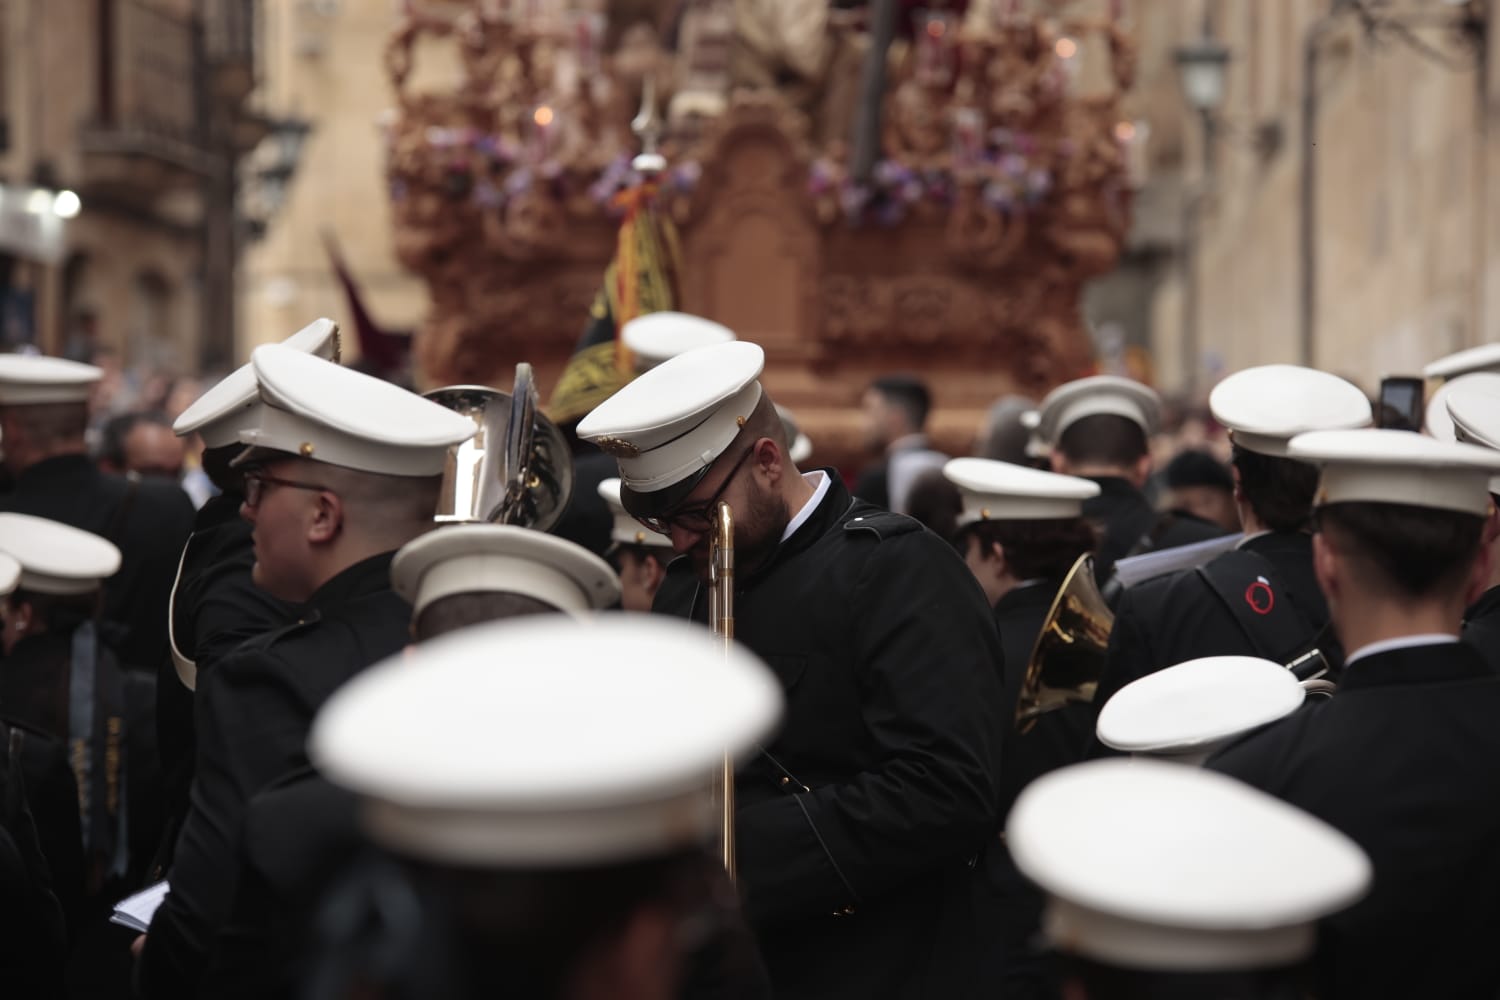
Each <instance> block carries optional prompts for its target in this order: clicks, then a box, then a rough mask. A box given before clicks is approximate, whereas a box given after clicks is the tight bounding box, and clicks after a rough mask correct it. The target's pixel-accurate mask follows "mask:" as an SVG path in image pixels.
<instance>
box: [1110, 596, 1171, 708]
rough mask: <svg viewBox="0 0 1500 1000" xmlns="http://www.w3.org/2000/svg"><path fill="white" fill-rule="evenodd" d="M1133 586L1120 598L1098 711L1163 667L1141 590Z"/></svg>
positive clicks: (1111, 632)
mask: <svg viewBox="0 0 1500 1000" xmlns="http://www.w3.org/2000/svg"><path fill="white" fill-rule="evenodd" d="M1150 586H1151V583H1150V582H1149V581H1148V582H1147V583H1143V584H1140V585H1139V586H1138V587H1132V588H1130V589H1129V590H1126V591H1125V593H1123V594H1122V595H1120V604H1119V607H1117V608H1116V609H1115V624H1114V627H1113V628H1112V629H1111V630H1110V633H1109V650H1108V652H1107V653H1106V656H1105V665H1104V673H1103V674H1102V675H1101V676H1100V678H1099V688H1098V690H1097V691H1096V692H1095V693H1094V707H1095V711H1096V712H1097V710H1098V709H1099V708H1102V707H1103V706H1104V703H1105V702H1107V701H1109V699H1111V698H1113V697H1114V696H1115V694H1116V693H1117V692H1118V691H1119V690H1120V689H1121V688H1123V687H1124V686H1125V685H1127V684H1129V683H1130V682H1131V681H1134V680H1138V679H1140V678H1142V677H1145V676H1146V675H1147V674H1149V673H1151V672H1152V671H1154V670H1156V669H1157V668H1158V667H1159V666H1161V664H1159V663H1158V662H1157V652H1156V650H1155V649H1154V648H1153V647H1152V642H1151V631H1150V622H1149V621H1147V620H1146V619H1147V617H1148V616H1147V615H1146V613H1145V606H1144V603H1143V602H1142V600H1141V598H1142V594H1143V593H1144V591H1142V590H1141V589H1140V588H1141V587H1150Z"/></svg>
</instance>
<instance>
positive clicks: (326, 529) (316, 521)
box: [307, 490, 345, 545]
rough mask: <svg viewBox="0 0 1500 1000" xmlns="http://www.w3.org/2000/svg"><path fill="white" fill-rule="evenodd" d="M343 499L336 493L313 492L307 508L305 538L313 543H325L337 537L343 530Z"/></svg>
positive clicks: (326, 491)
mask: <svg viewBox="0 0 1500 1000" xmlns="http://www.w3.org/2000/svg"><path fill="white" fill-rule="evenodd" d="M344 513H345V512H344V500H343V498H342V497H340V496H339V495H338V494H337V493H332V492H330V491H328V490H319V491H318V492H317V493H314V494H313V502H312V506H311V507H310V508H309V514H308V524H307V540H308V541H309V542H311V543H312V544H314V545H319V544H323V545H326V544H328V543H330V542H332V541H334V540H335V539H337V538H338V537H339V533H340V532H342V531H343V530H344Z"/></svg>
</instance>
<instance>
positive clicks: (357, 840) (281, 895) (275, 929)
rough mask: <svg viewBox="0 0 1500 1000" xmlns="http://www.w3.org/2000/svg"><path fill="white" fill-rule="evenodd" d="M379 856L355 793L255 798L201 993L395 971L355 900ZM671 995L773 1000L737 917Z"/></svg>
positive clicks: (277, 992) (310, 788)
mask: <svg viewBox="0 0 1500 1000" xmlns="http://www.w3.org/2000/svg"><path fill="white" fill-rule="evenodd" d="M379 854H380V852H379V850H378V849H377V848H375V847H374V846H372V845H371V843H370V842H369V841H367V840H366V839H365V838H364V836H363V835H362V833H361V831H360V830H359V826H358V823H357V803H356V800H355V797H354V795H353V794H352V793H351V792H348V791H346V790H344V789H342V788H340V787H338V786H337V785H334V784H332V783H331V782H329V781H327V780H326V779H325V778H323V777H322V776H321V775H319V774H318V773H317V772H316V771H314V770H313V769H312V768H307V769H305V770H303V771H299V772H296V773H294V774H292V775H289V776H288V777H286V778H284V779H282V780H280V781H278V782H276V783H275V784H273V785H272V786H271V787H269V788H267V789H266V790H265V791H263V792H261V793H260V794H259V795H257V796H256V797H255V799H254V800H253V801H252V802H251V805H250V810H249V813H248V814H247V816H246V821H245V836H244V842H243V845H242V849H241V858H242V865H241V869H240V878H239V886H238V888H237V890H236V892H235V900H234V909H233V913H232V915H231V917H230V919H229V922H228V924H227V925H226V927H225V928H224V930H223V932H222V933H221V934H220V935H219V939H218V946H217V948H216V949H215V951H214V955H213V959H212V961H211V963H210V965H209V969H208V973H207V975H206V977H205V980H204V984H203V995H204V996H210V997H215V998H219V1000H233V998H241V997H242V998H244V1000H274V998H286V1000H295V998H298V997H301V996H305V995H306V992H307V990H306V987H307V985H308V984H309V983H313V982H319V983H328V977H330V976H332V977H338V976H340V975H342V976H343V977H345V978H355V977H357V975H358V973H359V972H361V971H365V970H368V969H369V968H371V967H379V968H384V969H390V968H392V967H393V966H399V965H400V964H401V961H402V960H401V959H399V958H397V957H396V956H395V955H392V954H391V940H392V939H395V938H400V937H401V936H402V935H400V934H397V933H393V932H392V931H391V930H389V929H386V930H384V931H383V932H381V933H372V932H371V928H372V927H377V926H379V925H380V920H379V919H377V914H375V913H374V912H373V911H374V910H375V909H376V906H375V902H374V901H373V900H372V899H370V898H369V895H368V894H366V893H365V892H363V891H361V886H362V882H363V883H364V884H365V885H367V884H368V882H366V881H364V880H362V879H361V877H360V872H361V870H362V869H364V868H368V867H369V863H370V861H371V860H372V859H373V858H374V857H376V856H377V855H379ZM714 863H715V864H717V861H715V862H714ZM721 877H723V876H722V875H721ZM379 916H380V917H389V914H388V913H382V914H379ZM416 919H418V920H419V921H425V920H426V918H425V917H422V916H418V917H417V918H416ZM422 958H425V959H427V960H435V959H440V956H431V955H429V956H422ZM406 960H407V961H415V960H418V956H417V955H409V956H407V957H406ZM340 970H342V972H341V971H340ZM346 985H347V984H346ZM330 986H331V984H330ZM330 995H332V994H330ZM677 996H678V997H679V998H680V1000H765V998H766V997H769V996H770V985H769V984H768V983H767V982H766V981H765V973H764V971H763V970H762V969H761V968H760V966H759V963H758V961H757V960H756V955H755V944H754V940H753V938H752V937H751V935H750V932H749V929H748V928H746V927H745V925H744V923H743V922H742V921H740V920H739V919H737V915H731V916H729V917H727V918H726V919H725V921H724V926H722V927H720V928H718V929H716V931H715V933H714V935H713V936H711V938H710V939H709V940H708V941H706V942H704V944H703V945H701V946H700V947H699V948H698V950H697V951H696V952H694V954H693V956H692V957H691V960H690V963H689V971H688V974H687V975H686V977H685V981H684V982H682V983H681V985H680V987H679V990H678V993H677Z"/></svg>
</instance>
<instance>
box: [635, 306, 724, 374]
mask: <svg viewBox="0 0 1500 1000" xmlns="http://www.w3.org/2000/svg"><path fill="white" fill-rule="evenodd" d="M620 338H621V339H622V340H623V341H624V342H625V347H626V349H627V350H629V351H630V353H631V354H633V355H634V356H635V367H636V370H637V371H642V372H644V371H649V370H650V369H652V368H655V367H656V366H657V365H659V364H661V363H662V362H664V361H670V360H671V359H672V358H675V357H677V355H679V354H686V353H687V352H688V351H696V350H697V349H698V348H700V347H712V346H714V345H715V344H727V343H729V342H730V341H732V340H734V339H736V338H735V335H734V331H733V330H731V329H729V327H727V326H725V325H724V324H723V323H715V322H714V321H713V320H711V319H704V318H703V317H702V316H693V315H690V314H688V313H682V312H671V311H670V310H668V311H663V312H654V313H646V314H645V315H644V316H637V317H636V318H635V319H633V320H631V321H630V322H628V323H626V324H625V325H624V326H623V327H622V328H621V329H620Z"/></svg>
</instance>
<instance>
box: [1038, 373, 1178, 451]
mask: <svg viewBox="0 0 1500 1000" xmlns="http://www.w3.org/2000/svg"><path fill="white" fill-rule="evenodd" d="M1039 411H1040V413H1041V419H1040V421H1039V423H1038V426H1037V432H1038V433H1039V434H1040V435H1041V438H1042V440H1044V441H1047V442H1048V443H1050V444H1053V445H1055V444H1057V440H1058V438H1060V437H1062V434H1063V431H1065V430H1067V429H1068V428H1069V427H1071V426H1072V425H1073V424H1075V423H1077V422H1078V421H1080V420H1082V419H1083V418H1084V417H1094V416H1098V415H1100V414H1112V415H1114V416H1117V417H1124V418H1126V419H1127V420H1131V421H1133V422H1135V423H1136V424H1138V425H1140V428H1141V430H1142V431H1144V432H1145V435H1146V437H1148V438H1149V437H1150V436H1151V435H1153V434H1155V433H1156V431H1157V429H1158V428H1159V427H1160V426H1161V397H1160V396H1158V395H1157V394H1156V390H1154V389H1151V388H1150V387H1148V386H1144V385H1142V384H1141V383H1139V382H1137V381H1135V380H1134V379H1128V378H1120V377H1119V376H1117V375H1091V376H1089V377H1088V378H1081V379H1076V380H1074V381H1072V382H1065V383H1063V384H1062V385H1060V386H1058V387H1057V388H1056V389H1053V390H1052V391H1051V392H1049V393H1047V398H1045V399H1043V400H1042V405H1041V407H1040V408H1039Z"/></svg>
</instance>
